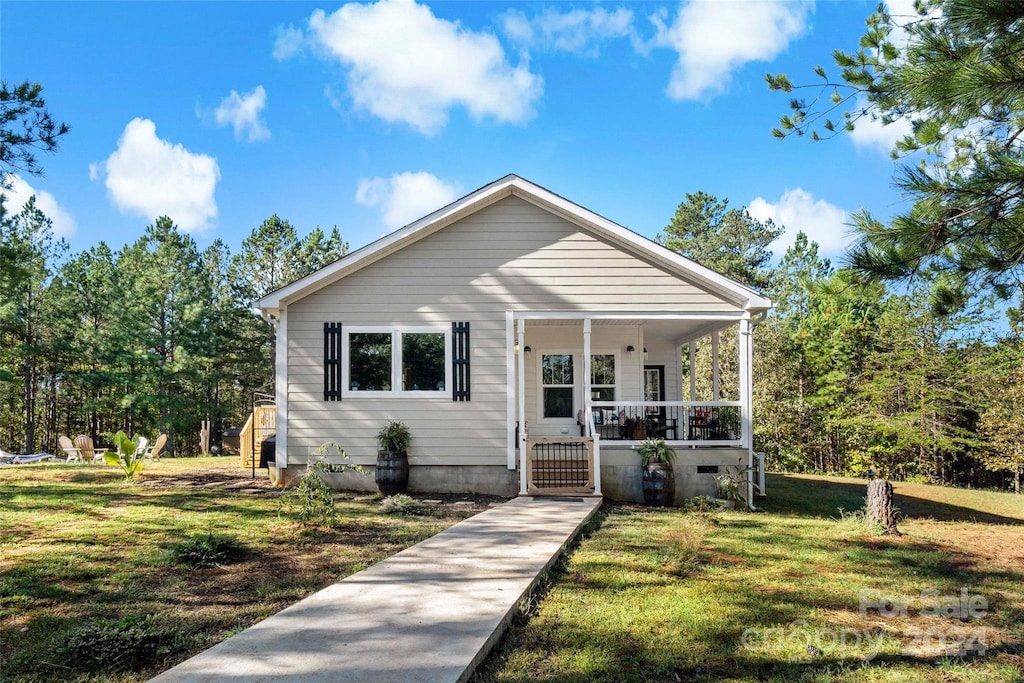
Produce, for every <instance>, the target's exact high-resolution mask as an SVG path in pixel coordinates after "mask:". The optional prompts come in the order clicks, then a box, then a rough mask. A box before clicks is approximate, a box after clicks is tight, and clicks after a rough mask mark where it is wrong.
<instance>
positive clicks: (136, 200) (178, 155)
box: [90, 118, 220, 231]
mask: <svg viewBox="0 0 1024 683" xmlns="http://www.w3.org/2000/svg"><path fill="white" fill-rule="evenodd" d="M101 173H102V174H105V175H106V186H107V192H108V194H109V196H110V199H111V201H112V202H113V204H114V206H116V207H117V209H118V210H120V211H121V212H122V213H135V214H139V215H142V216H145V217H146V218H148V219H150V220H153V219H156V218H158V217H160V216H170V217H171V219H172V220H174V222H175V223H176V224H177V225H178V227H179V228H181V229H182V230H185V231H189V230H196V229H201V228H205V227H207V226H209V225H210V224H211V222H212V221H213V220H214V219H215V218H216V217H217V202H216V201H215V200H214V197H213V194H214V190H215V189H216V187H217V181H218V180H220V168H219V167H218V166H217V160H216V159H214V158H213V157H211V156H207V155H205V154H193V153H192V152H189V151H188V150H187V149H185V148H184V147H183V146H182V145H181V144H177V145H175V144H171V143H170V142H168V141H167V140H161V139H160V138H158V137H157V135H156V124H154V123H153V122H152V121H150V120H149V119H141V118H136V119H132V120H131V121H130V122H129V123H128V125H127V126H125V128H124V132H123V133H122V134H121V139H120V140H118V141H117V149H116V150H114V152H113V153H112V154H111V155H110V156H109V157H107V159H106V161H103V162H101V163H100V164H98V165H96V166H95V174H96V177H97V178H98V177H99V175H100V174H101ZM90 175H92V170H90Z"/></svg>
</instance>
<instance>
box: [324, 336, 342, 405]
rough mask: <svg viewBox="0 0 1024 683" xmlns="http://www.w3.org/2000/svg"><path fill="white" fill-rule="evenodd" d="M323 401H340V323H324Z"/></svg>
mask: <svg viewBox="0 0 1024 683" xmlns="http://www.w3.org/2000/svg"><path fill="white" fill-rule="evenodd" d="M324 400H325V401H340V400H341V323H324Z"/></svg>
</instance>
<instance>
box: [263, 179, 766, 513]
mask: <svg viewBox="0 0 1024 683" xmlns="http://www.w3.org/2000/svg"><path fill="white" fill-rule="evenodd" d="M256 305H257V307H258V308H259V309H261V311H262V312H263V314H264V315H265V316H267V317H270V318H272V319H273V320H274V321H275V324H276V325H277V335H278V345H277V382H276V396H277V410H278V419H277V424H278V436H277V466H278V467H279V468H280V469H281V470H282V475H283V476H285V477H287V476H288V474H289V471H290V472H291V473H294V472H295V471H296V470H297V469H298V468H300V467H304V465H305V463H306V462H307V459H308V458H310V457H311V456H313V455H314V454H316V451H317V449H318V447H319V446H320V445H321V444H323V443H325V442H333V443H337V444H339V445H341V446H342V447H343V448H344V449H345V450H346V452H347V453H348V454H349V455H350V457H351V460H352V461H353V462H356V463H360V464H363V465H367V466H372V465H373V464H374V463H375V461H376V449H377V445H376V438H375V437H376V433H377V431H378V430H379V429H380V428H381V426H383V425H384V424H385V423H386V422H387V420H389V419H396V420H401V421H402V422H404V423H406V424H407V425H408V426H409V428H410V430H411V432H412V435H413V442H412V445H411V447H410V449H409V463H410V489H411V490H420V491H438V492H444V491H450V492H459V491H476V492H486V493H498V494H506V495H514V494H516V493H517V492H519V493H526V492H528V491H533V490H534V489H536V488H541V489H543V488H549V487H548V486H545V485H543V483H542V482H540V481H539V480H538V481H533V480H530V478H529V477H528V475H529V474H531V473H530V472H529V471H528V470H533V471H534V472H535V471H536V468H535V467H527V466H526V464H527V460H529V458H528V457H527V454H528V453H533V452H534V448H535V447H536V445H535V444H534V443H533V441H535V440H537V439H541V440H543V439H544V438H548V439H549V440H551V441H556V442H559V443H562V442H564V443H571V442H580V443H583V442H586V443H585V445H586V450H585V453H586V454H587V459H588V466H589V468H590V474H589V476H587V477H585V478H586V479H587V481H585V482H584V483H583V489H584V490H585V491H593V492H595V493H598V494H604V495H607V496H610V497H615V498H621V499H636V498H638V497H639V495H640V493H639V492H640V474H639V471H640V470H639V459H638V457H637V455H636V453H635V452H634V450H635V446H636V443H637V441H638V440H639V439H641V438H644V437H645V436H649V435H657V436H661V437H664V438H666V439H667V440H668V441H670V442H672V443H673V444H674V445H675V447H676V450H677V452H678V453H679V456H680V458H679V461H678V463H677V465H676V477H677V482H678V485H677V489H678V491H679V493H680V494H682V495H695V494H697V493H706V492H710V491H709V487H710V486H712V485H713V472H714V468H715V467H720V466H726V465H733V466H739V467H740V468H742V467H746V466H748V465H750V464H751V462H752V457H753V456H752V450H751V429H750V425H751V359H752V355H751V354H752V349H751V342H750V330H751V326H752V324H753V323H754V322H756V321H757V320H758V319H759V318H760V317H761V316H763V315H764V314H765V313H766V312H767V311H768V309H769V308H770V307H771V302H770V301H769V300H768V299H767V298H765V297H764V296H762V295H761V294H759V293H757V292H755V291H753V290H751V289H749V288H747V287H745V286H743V285H741V284H739V283H736V282H733V281H731V280H729V279H727V278H725V277H723V276H722V275H720V274H718V273H715V272H713V271H711V270H709V269H707V268H704V267H703V266H701V265H699V264H697V263H694V262H693V261H690V260H688V259H685V258H683V257H681V256H679V255H678V254H675V253H674V252H671V251H669V250H667V249H665V248H663V247H661V246H659V245H658V244H656V243H654V242H651V241H650V240H648V239H646V238H644V237H641V236H639V235H637V234H635V233H633V232H631V231H629V230H627V229H625V228H623V227H621V226H619V225H616V224H615V223H612V222H611V221H608V220H607V219H605V218H602V217H600V216H598V215H596V214H594V213H593V212H590V211H588V210H586V209H584V208H582V207H580V206H578V205H576V204H573V203H572V202H570V201H568V200H566V199H564V198H562V197H560V196H558V195H556V194H554V193H552V192H550V191H548V190H546V189H544V188H541V187H539V186H537V185H534V184H532V183H530V182H528V181H526V180H524V179H522V178H520V177H518V176H515V175H509V176H506V177H504V178H502V179H500V180H497V181H495V182H493V183H491V184H490V185H487V186H485V187H483V188H481V189H479V190H477V191H475V192H473V193H471V194H469V195H467V196H465V197H463V198H462V199H459V200H457V201H456V202H454V203H452V204H450V205H449V206H446V207H444V208H442V209H440V210H438V211H435V212H434V213H432V214H430V215H428V216H426V217H424V218H422V219H421V220H419V221H417V222H415V223H412V224H410V225H408V226H406V227H404V228H402V229H400V230H398V231H396V232H394V233H392V234H390V235H388V236H386V237H384V238H382V239H380V240H378V241H377V242H374V243H373V244H370V245H369V246H367V247H364V248H363V249H360V250H358V251H356V252H353V253H352V254H350V255H348V256H346V257H345V258H343V259H341V260H339V261H337V262H335V263H333V264H331V265H329V266H327V267H325V268H323V269H321V270H319V271H317V272H316V273H313V274H311V275H309V276H307V277H305V278H303V279H301V280H299V281H297V282H294V283H292V284H291V285H288V286H287V287H284V288H282V289H280V290H278V291H276V292H273V293H271V294H269V295H267V296H266V297H264V298H263V299H260V300H259V301H258V302H257V304H256ZM467 323H468V325H467ZM730 327H734V328H738V331H739V344H738V346H739V351H738V359H737V361H738V366H739V368H740V372H739V396H738V397H737V398H738V400H734V401H720V400H712V401H707V400H705V401H697V400H695V399H696V396H695V395H694V394H693V393H692V390H691V386H684V383H688V382H689V379H687V380H685V381H684V377H686V378H692V377H693V375H694V372H693V365H692V359H690V358H687V357H686V354H685V353H684V349H689V348H691V347H690V344H691V342H695V341H697V340H700V339H708V340H711V339H713V340H714V345H715V347H716V348H717V346H718V344H717V339H718V333H719V331H720V330H724V329H726V328H730ZM467 342H468V344H467ZM715 367H716V368H717V363H716V365H715ZM587 368H589V371H584V369H587ZM715 374H716V379H715V386H716V391H717V384H718V382H717V371H716V372H715ZM712 398H718V397H717V396H715V397H712ZM729 413H732V414H734V415H735V416H736V419H735V428H734V429H733V432H732V433H729V432H728V431H727V430H725V429H719V428H718V427H717V426H716V427H715V428H714V429H712V428H711V427H709V426H708V425H709V423H715V424H716V425H717V424H718V423H724V422H725V421H726V420H724V419H723V420H717V418H718V417H720V416H721V417H722V418H724V417H725V416H726V415H727V414H729ZM581 423H582V424H581ZM528 439H529V440H531V442H530V443H528V442H527V441H528ZM577 445H578V444H577ZM698 467H699V468H700V470H701V473H700V474H698V472H697V470H698ZM549 483H550V482H549ZM575 483H576V484H577V485H578V484H580V482H579V481H577V482H575ZM348 484H350V485H352V486H355V487H366V488H372V486H373V480H372V477H368V478H364V479H362V480H360V479H359V478H358V477H354V476H353V477H351V478H350V479H349V480H348Z"/></svg>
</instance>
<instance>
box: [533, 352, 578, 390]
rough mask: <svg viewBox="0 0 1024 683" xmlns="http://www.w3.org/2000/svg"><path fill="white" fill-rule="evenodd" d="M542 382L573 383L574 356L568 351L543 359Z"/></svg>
mask: <svg viewBox="0 0 1024 683" xmlns="http://www.w3.org/2000/svg"><path fill="white" fill-rule="evenodd" d="M541 384H572V356H571V355H570V354H568V353H563V354H554V355H548V354H544V356H543V358H542V359H541Z"/></svg>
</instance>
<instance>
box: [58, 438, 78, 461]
mask: <svg viewBox="0 0 1024 683" xmlns="http://www.w3.org/2000/svg"><path fill="white" fill-rule="evenodd" d="M57 443H58V444H60V448H61V450H62V451H64V455H66V456H67V459H68V462H82V451H81V450H79V449H78V448H75V444H74V442H73V441H72V440H71V439H69V438H68V437H66V436H64V435H63V434H61V435H60V436H58V437H57Z"/></svg>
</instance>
